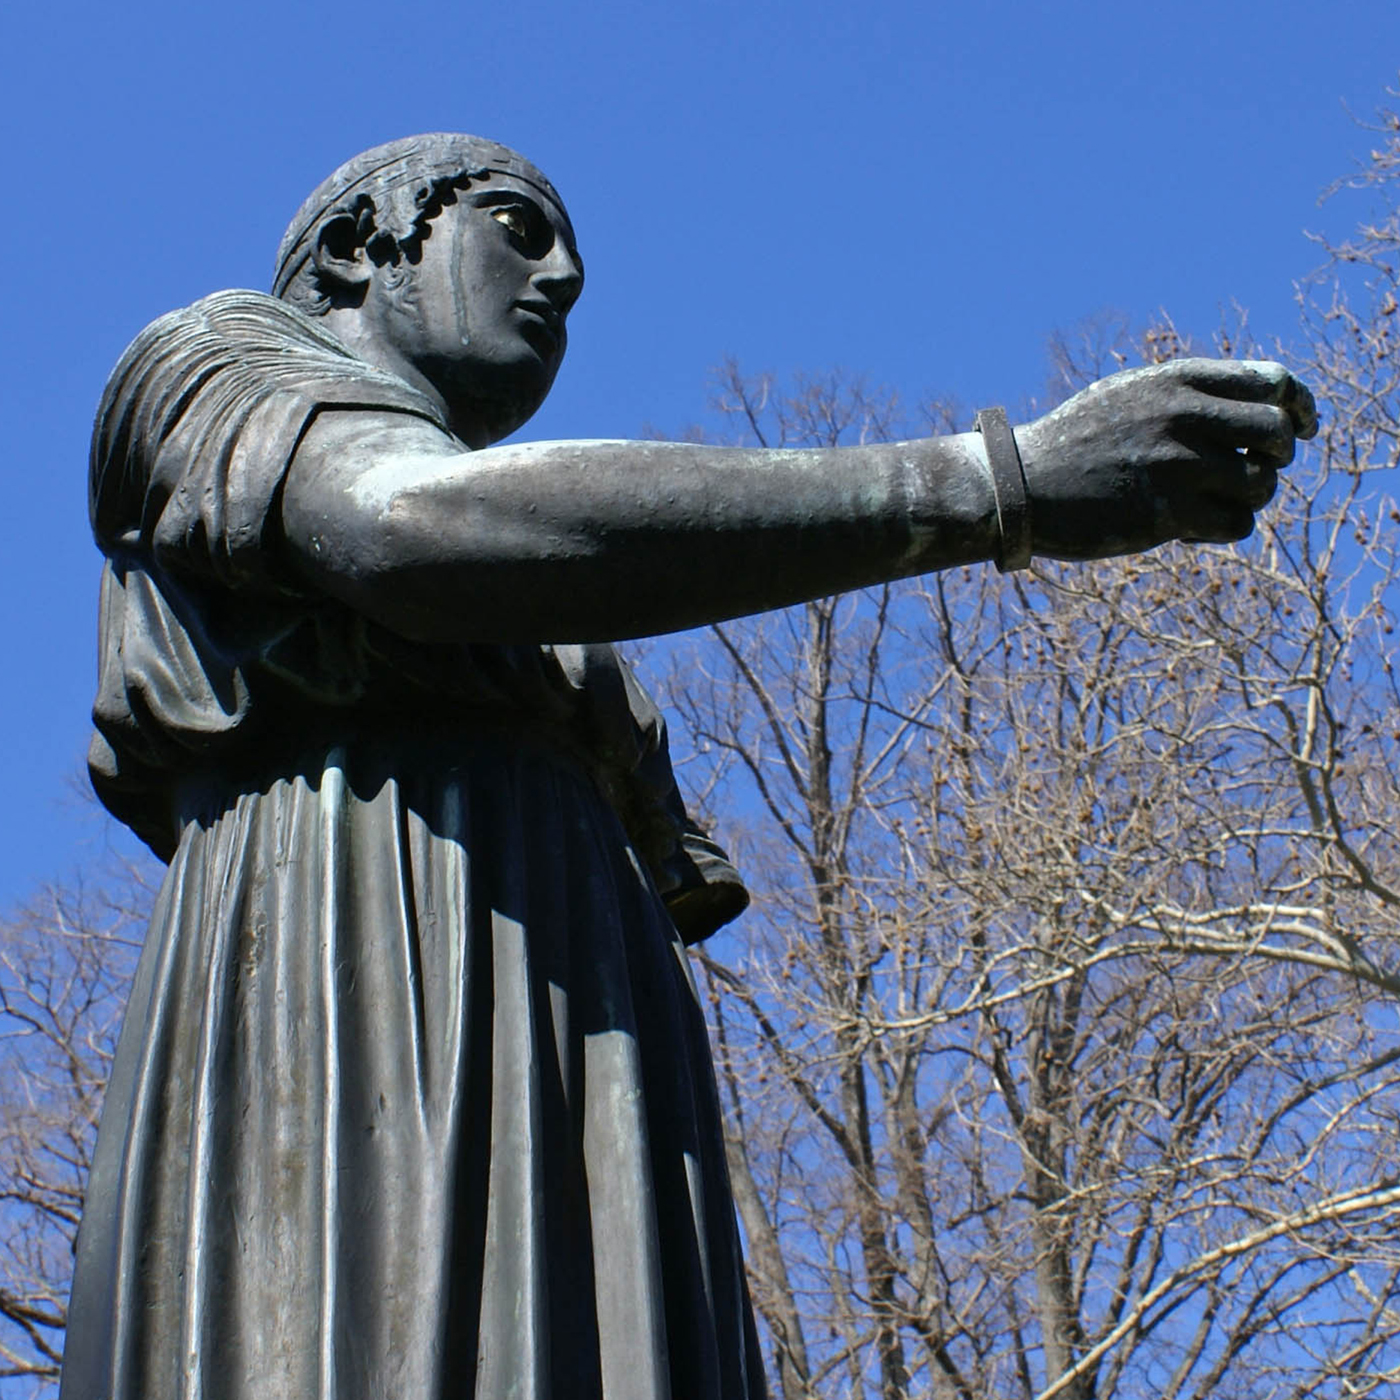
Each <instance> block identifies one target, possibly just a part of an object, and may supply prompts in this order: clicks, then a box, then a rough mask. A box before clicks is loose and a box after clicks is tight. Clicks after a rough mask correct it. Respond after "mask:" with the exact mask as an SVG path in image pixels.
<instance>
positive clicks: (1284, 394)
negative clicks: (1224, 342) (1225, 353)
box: [1174, 359, 1317, 438]
mask: <svg viewBox="0 0 1400 1400" xmlns="http://www.w3.org/2000/svg"><path fill="white" fill-rule="evenodd" d="M1174 368H1175V369H1176V370H1177V372H1178V373H1179V374H1180V376H1181V378H1182V379H1183V380H1184V381H1185V382H1186V383H1187V384H1189V385H1190V386H1191V387H1192V388H1194V389H1199V390H1200V391H1201V392H1202V393H1205V394H1211V395H1213V396H1214V397H1216V398H1222V399H1235V400H1239V401H1242V402H1245V403H1265V404H1273V405H1274V406H1275V407H1278V408H1281V409H1283V411H1284V412H1285V413H1287V414H1288V416H1289V418H1291V419H1292V421H1293V425H1294V432H1295V433H1296V435H1297V436H1298V437H1300V438H1310V437H1312V436H1313V434H1314V433H1316V432H1317V404H1316V402H1315V400H1314V399H1313V396H1312V391H1311V390H1310V389H1309V388H1308V386H1307V385H1306V384H1304V383H1303V382H1302V380H1300V379H1298V378H1297V376H1296V375H1294V374H1292V373H1291V372H1290V371H1289V370H1287V369H1285V368H1284V366H1283V365H1281V364H1279V363H1278V361H1277V360H1207V359H1192V360H1177V361H1176V362H1175V365H1174Z"/></svg>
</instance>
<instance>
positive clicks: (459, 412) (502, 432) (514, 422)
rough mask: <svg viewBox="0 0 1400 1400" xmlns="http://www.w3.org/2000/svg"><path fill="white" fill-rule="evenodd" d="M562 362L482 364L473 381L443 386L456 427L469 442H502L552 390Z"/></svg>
mask: <svg viewBox="0 0 1400 1400" xmlns="http://www.w3.org/2000/svg"><path fill="white" fill-rule="evenodd" d="M558 368H559V366H558V362H557V361H556V362H554V363H553V364H549V365H545V364H540V363H539V362H535V363H534V364H532V365H512V366H508V367H507V366H496V367H491V368H489V369H481V368H478V369H477V370H476V371H475V372H474V373H473V374H472V376H471V380H470V382H469V383H466V384H463V383H460V382H459V383H454V384H450V385H444V386H443V387H442V395H443V399H444V401H445V402H446V404H447V406H448V410H449V412H450V415H451V421H452V427H453V431H454V432H456V434H457V436H458V437H460V438H462V439H463V441H465V442H472V441H474V440H475V441H480V440H482V439H483V438H484V439H485V441H486V442H488V443H490V442H499V441H500V440H501V439H502V438H504V437H509V436H510V434H511V433H513V432H515V430H516V429H517V428H520V427H523V426H524V425H525V424H526V423H528V422H529V420H530V419H531V418H533V417H534V416H535V414H536V412H538V410H539V407H540V405H541V404H542V403H544V401H545V398H546V396H547V395H548V394H549V390H550V387H551V386H552V385H553V383H554V376H555V374H556V373H557V371H558Z"/></svg>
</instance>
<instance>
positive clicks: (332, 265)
mask: <svg viewBox="0 0 1400 1400" xmlns="http://www.w3.org/2000/svg"><path fill="white" fill-rule="evenodd" d="M311 262H312V265H313V266H314V267H315V269H316V273H317V277H318V279H319V280H320V282H321V285H322V286H323V287H325V286H327V285H328V284H330V285H338V286H340V287H343V288H345V289H346V290H347V291H350V290H355V289H359V290H361V291H363V290H364V287H365V285H366V284H367V283H368V282H369V279H370V259H369V254H368V253H367V252H366V251H365V245H364V242H363V240H362V239H361V238H360V232H359V227H358V225H357V223H356V220H355V219H354V218H353V217H352V216H351V215H349V214H338V215H337V216H336V217H335V218H333V219H327V220H326V222H325V223H324V224H322V225H321V227H320V229H319V231H318V232H317V234H316V244H315V247H314V248H313V249H312V250H311Z"/></svg>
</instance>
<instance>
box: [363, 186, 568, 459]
mask: <svg viewBox="0 0 1400 1400" xmlns="http://www.w3.org/2000/svg"><path fill="white" fill-rule="evenodd" d="M382 271H383V274H384V281H385V284H386V286H387V285H388V283H389V281H391V280H392V277H393V273H392V271H391V270H389V269H384V270H382ZM408 273H409V281H408V283H407V285H406V286H404V287H402V288H401V290H400V291H399V293H398V294H397V295H394V294H393V293H390V292H386V298H387V299H388V300H389V301H390V302H391V303H392V306H393V310H392V311H390V312H388V313H387V314H386V316H385V319H384V321H383V322H382V324H383V326H384V329H385V331H386V332H387V333H389V334H390V335H391V336H392V338H393V339H394V341H395V348H396V349H397V350H398V352H399V353H400V354H401V355H403V356H404V357H405V358H406V359H407V360H409V361H410V362H411V363H412V364H413V365H414V366H415V367H416V368H417V369H418V370H419V372H420V373H421V374H422V375H423V376H424V377H425V378H426V379H427V380H429V382H430V383H432V384H433V385H434V386H435V387H436V388H437V390H438V392H439V393H441V394H442V396H443V398H444V400H445V401H446V402H447V405H448V410H449V413H450V414H451V416H452V418H453V422H454V427H456V428H457V430H458V431H459V433H461V435H463V436H465V437H468V438H471V437H475V438H478V439H480V438H482V437H485V438H486V439H487V440H490V441H495V440H496V439H497V438H501V437H504V436H505V435H506V434H507V433H509V432H513V431H514V430H515V429H516V428H518V427H519V426H520V424H522V423H523V422H525V420H526V419H527V418H529V416H530V415H531V414H532V413H534V411H535V410H536V409H537V408H538V407H539V406H540V404H541V403H543V402H544V398H545V395H546V394H547V393H548V392H549V388H550V385H551V384H553V382H554V376H555V374H556V373H557V372H558V370H559V365H560V362H561V361H562V360H563V358H564V348H565V345H566V344H567V335H566V333H565V319H566V317H567V316H568V313H569V310H570V309H571V308H572V306H573V304H574V302H575V301H576V300H577V299H578V294H579V292H580V290H581V289H582V287H583V267H582V263H581V262H580V259H579V256H578V250H577V248H576V247H575V245H574V236H573V229H572V227H571V226H570V224H569V220H568V216H567V215H566V214H565V213H564V211H563V210H562V209H560V208H559V207H558V206H556V205H555V204H553V203H552V202H551V201H550V200H549V199H547V198H546V197H545V195H544V194H543V193H541V191H539V190H538V189H536V188H535V187H534V186H532V185H530V184H527V183H526V182H525V181H523V180H517V179H515V178H513V177H511V176H507V175H496V176H493V177H492V178H491V179H490V180H489V181H488V182H486V183H484V184H480V185H475V184H474V185H472V186H471V187H470V188H469V189H467V190H464V191H462V193H461V194H460V195H459V196H458V199H457V203H456V204H453V205H449V206H448V207H447V208H446V209H444V210H443V211H442V212H441V213H440V214H439V215H438V216H437V217H436V218H435V219H434V220H433V221H432V223H431V224H430V225H429V231H428V235H427V237H426V238H425V239H424V240H423V245H422V255H421V258H420V260H419V262H418V264H417V265H416V266H413V267H410V268H409V269H408ZM468 429H469V431H465V430H468Z"/></svg>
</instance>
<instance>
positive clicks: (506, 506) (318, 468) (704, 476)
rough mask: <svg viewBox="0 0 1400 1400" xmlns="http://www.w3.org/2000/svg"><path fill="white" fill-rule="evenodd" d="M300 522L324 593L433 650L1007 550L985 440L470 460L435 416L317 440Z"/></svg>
mask: <svg viewBox="0 0 1400 1400" xmlns="http://www.w3.org/2000/svg"><path fill="white" fill-rule="evenodd" d="M282 526H283V533H284V535H285V538H286V543H287V546H288V548H289V549H290V551H291V554H292V558H293V561H294V564H295V566H296V567H297V569H298V570H299V571H300V573H301V574H302V576H303V577H304V578H305V579H306V580H307V581H308V582H309V583H311V584H313V585H314V586H315V587H316V588H318V589H319V590H321V591H323V592H325V593H329V594H331V595H332V596H335V597H338V598H340V599H341V600H342V601H344V602H346V603H348V604H350V605H351V606H353V607H355V608H356V609H358V610H360V611H361V612H363V613H365V614H367V615H368V616H370V617H372V618H373V619H374V620H376V621H377V622H380V623H382V624H384V625H385V626H387V627H390V628H392V629H393V630H395V631H397V632H399V633H401V634H402V635H405V636H409V637H413V638H417V639H421V640H433V641H582V640H602V639H618V638H622V637H628V636H640V635H645V634H650V633H657V632H665V631H672V630H675V629H677V628H682V627H691V626H696V625H699V624H701V623H704V622H710V621H715V620H719V619H722V618H728V617H735V616H738V615H741V614H744V613H751V612H757V611H761V610H763V609H765V608H771V607H778V606H782V605H784V604H788V603H793V602H798V601H800V600H803V599H806V598H813V597H818V596H820V595H822V594H826V593H835V592H840V591H842V590H845V589H849V588H857V587H861V586H864V585H867V584H871V583H876V582H880V581H882V580H886V579H890V578H895V577H900V576H904V575H908V574H914V573H919V572H923V571H926V570H928V569H932V568H938V567H942V566H946V565H949V564H955V563H963V562H973V561H976V560H981V559H987V558H989V557H991V555H992V553H993V551H994V550H995V548H996V545H997V539H998V535H997V523H996V506H995V500H994V497H993V493H992V486H991V478H990V476H989V474H988V471H987V468H986V465H985V459H984V458H983V457H982V454H981V447H980V444H979V442H978V440H977V439H976V437H975V435H959V436H954V437H949V438H943V439H937V440H927V441H918V442H906V443H889V444H882V445H879V446H873V447H864V448H834V449H827V450H811V451H791V452H789V451H781V450H779V451H765V450H758V449H745V448H726V447H711V446H704V445H693V444H681V443H664V442H608V441H602V442H553V443H525V444H520V445H515V446H504V447H494V448H487V449H485V450H483V451H479V452H467V451H464V450H462V448H461V446H460V444H457V443H456V442H455V441H454V440H453V439H452V438H450V437H448V436H447V435H446V434H444V433H442V432H440V431H439V430H438V429H436V428H435V427H433V426H432V425H431V424H430V423H428V422H426V421H424V420H419V419H415V418H412V417H410V416H408V415H405V414H393V413H377V412H366V411H349V410H337V411H334V412H323V413H322V414H321V415H320V416H318V418H317V419H316V420H315V422H314V423H313V424H312V426H311V428H310V430H309V431H308V433H307V434H306V437H305V438H304V439H303V441H302V444H301V446H300V447H299V448H298V450H297V454H296V457H295V459H294V460H293V463H292V466H291V468H290V470H289V472H288V475H287V479H286V483H285V485H284V488H283V500H282Z"/></svg>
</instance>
